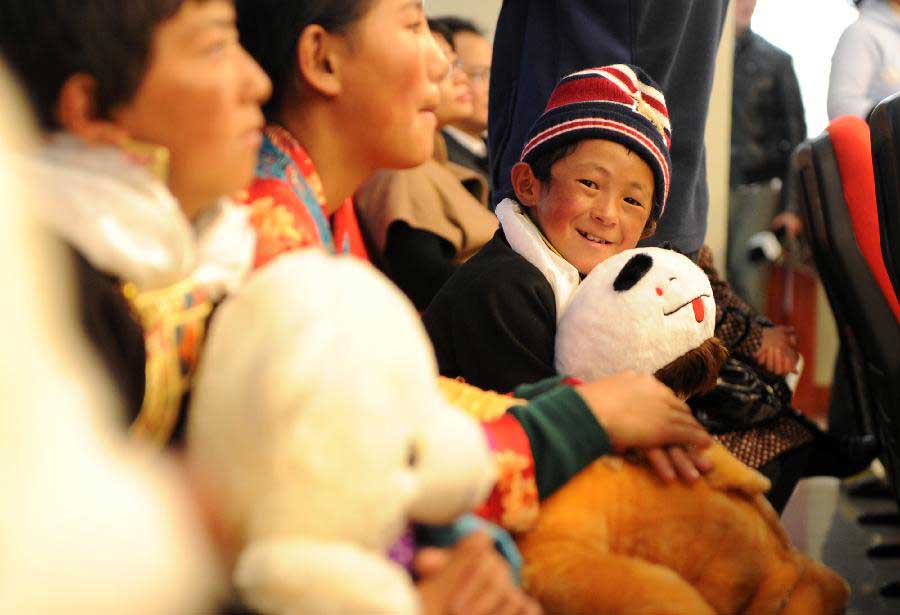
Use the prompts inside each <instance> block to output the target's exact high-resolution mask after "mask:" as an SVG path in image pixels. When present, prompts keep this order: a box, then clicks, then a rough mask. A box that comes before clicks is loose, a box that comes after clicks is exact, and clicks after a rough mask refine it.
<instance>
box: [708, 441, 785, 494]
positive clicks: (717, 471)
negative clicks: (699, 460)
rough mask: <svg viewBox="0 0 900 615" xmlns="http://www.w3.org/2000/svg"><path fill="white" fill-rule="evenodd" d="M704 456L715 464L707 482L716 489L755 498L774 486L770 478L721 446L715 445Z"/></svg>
mask: <svg viewBox="0 0 900 615" xmlns="http://www.w3.org/2000/svg"><path fill="white" fill-rule="evenodd" d="M703 456H704V457H705V458H706V459H708V460H710V461H711V462H712V463H713V469H712V470H710V472H709V473H708V474H706V482H707V483H709V485H710V486H711V487H713V488H715V489H719V490H721V491H739V492H741V493H744V494H746V495H748V496H754V495H757V494H760V493H765V492H767V491H768V490H769V488H770V487H771V486H772V483H771V482H769V479H768V478H766V477H765V476H763V475H762V474H760V473H759V472H757V471H756V470H754V469H752V468H750V467H749V466H746V465H744V464H743V463H741V462H740V461H739V460H738V459H737V458H736V457H735V456H734V455H732V454H731V453H729V452H728V449H726V448H725V447H724V446H722V445H721V444H718V443H714V444H713V445H712V446H710V447H709V448H707V449H706V450H705V451H704V452H703Z"/></svg>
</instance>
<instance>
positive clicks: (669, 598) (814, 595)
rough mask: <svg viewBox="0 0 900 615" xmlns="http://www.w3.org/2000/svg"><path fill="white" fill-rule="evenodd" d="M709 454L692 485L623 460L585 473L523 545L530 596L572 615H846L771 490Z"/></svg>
mask: <svg viewBox="0 0 900 615" xmlns="http://www.w3.org/2000/svg"><path fill="white" fill-rule="evenodd" d="M706 454H707V455H708V456H710V458H711V459H712V461H713V462H714V463H715V469H714V470H713V471H712V472H711V474H710V475H708V476H707V477H706V479H704V480H700V481H698V482H697V483H695V484H694V485H692V486H686V485H684V484H681V483H675V484H663V483H662V482H660V480H659V479H658V478H656V475H655V474H653V472H652V471H651V470H650V469H648V468H647V467H645V466H643V465H642V464H639V463H635V462H631V461H626V460H623V459H622V458H619V457H607V458H603V459H600V460H598V461H596V462H594V463H593V464H592V465H590V466H588V467H587V468H585V469H584V470H583V471H582V472H581V473H579V474H578V475H577V476H575V477H574V478H573V479H572V480H571V481H570V482H569V483H568V484H567V485H566V486H565V487H563V488H562V489H560V490H559V491H558V492H557V493H556V494H554V495H553V496H552V497H551V498H549V499H548V500H547V501H546V502H545V503H544V504H543V505H542V507H541V514H540V517H539V519H538V522H537V525H536V526H535V528H534V529H533V530H531V531H530V532H528V533H526V534H523V535H522V536H521V537H520V539H519V547H520V548H521V550H522V554H523V556H524V557H525V567H524V569H523V583H524V585H525V588H526V590H527V591H528V592H529V593H531V594H532V595H533V596H535V597H536V598H537V599H538V600H540V602H541V603H542V604H543V606H544V608H545V610H546V611H547V612H548V613H566V614H571V615H579V614H597V615H600V614H602V615H644V614H646V615H675V614H682V615H713V614H716V615H723V614H726V613H728V614H739V613H740V614H745V615H775V614H781V615H832V614H834V615H838V614H840V613H843V612H844V607H845V605H846V603H847V599H848V597H849V589H848V587H847V584H846V583H845V582H844V581H843V580H842V579H841V578H840V577H839V576H838V575H837V574H835V573H834V572H833V571H831V570H829V569H828V568H826V567H824V566H822V565H820V564H817V563H815V562H813V561H812V560H810V559H809V558H807V557H805V556H804V555H802V554H800V553H798V552H797V551H796V550H795V549H794V548H793V547H792V546H791V544H790V541H789V539H788V537H787V535H786V534H785V532H784V530H783V528H782V527H781V524H780V522H779V520H778V516H777V514H776V513H775V511H774V510H773V509H772V507H771V506H769V504H768V502H767V501H766V500H765V498H764V497H763V495H762V494H763V493H764V492H765V491H766V490H767V489H768V487H769V483H768V480H767V479H766V478H765V477H763V476H762V475H761V474H759V473H757V472H755V471H754V470H751V469H750V468H748V467H747V466H745V465H743V464H742V463H741V462H739V461H738V460H737V459H735V458H734V457H732V456H731V454H730V453H728V451H727V450H725V449H724V448H723V447H721V446H719V445H713V446H712V447H710V449H708V451H707V453H706Z"/></svg>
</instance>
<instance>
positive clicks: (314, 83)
mask: <svg viewBox="0 0 900 615" xmlns="http://www.w3.org/2000/svg"><path fill="white" fill-rule="evenodd" d="M343 44H344V41H343V39H342V38H340V37H336V36H334V35H332V34H330V33H329V32H328V31H327V30H326V29H325V28H323V27H322V26H320V25H318V24H313V25H310V26H307V27H306V28H305V29H304V30H303V32H301V33H300V39H299V40H298V41H297V58H296V59H297V70H298V72H299V73H300V78H301V79H302V80H303V81H305V82H306V83H307V84H308V85H309V87H311V88H312V89H314V90H316V91H317V92H319V93H320V94H322V95H324V96H337V95H338V94H339V93H340V91H341V80H340V67H341V54H340V50H339V49H338V45H343Z"/></svg>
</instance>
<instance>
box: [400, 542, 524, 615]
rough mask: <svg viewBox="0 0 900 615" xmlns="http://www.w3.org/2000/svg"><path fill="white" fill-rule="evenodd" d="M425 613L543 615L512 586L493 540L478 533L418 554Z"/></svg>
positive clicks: (450, 614) (433, 614) (420, 595)
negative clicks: (448, 545) (446, 547)
mask: <svg viewBox="0 0 900 615" xmlns="http://www.w3.org/2000/svg"><path fill="white" fill-rule="evenodd" d="M415 568H416V572H417V573H418V574H419V576H420V577H421V580H420V581H419V583H418V589H419V597H420V598H421V599H422V606H423V612H424V614H425V615H453V614H457V613H459V614H466V615H469V614H471V615H494V614H495V613H496V614H498V615H540V613H541V608H540V606H539V605H538V604H537V603H536V602H535V601H534V600H533V599H531V598H530V597H528V596H527V595H525V593H524V592H523V591H522V590H521V589H519V588H518V587H516V586H515V585H514V584H513V580H512V576H511V574H510V569H509V565H508V564H507V563H506V560H504V559H503V558H502V557H501V556H500V555H499V554H498V553H497V551H496V550H495V549H494V545H493V543H492V542H491V539H490V537H489V536H488V535H487V534H485V533H484V532H482V531H476V532H473V533H472V534H470V535H468V536H466V537H465V538H463V539H462V540H460V541H459V542H458V543H457V544H456V545H455V546H453V547H452V548H450V549H436V548H426V549H422V550H421V551H420V552H419V554H418V555H417V556H416V562H415Z"/></svg>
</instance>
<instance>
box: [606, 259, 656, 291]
mask: <svg viewBox="0 0 900 615" xmlns="http://www.w3.org/2000/svg"><path fill="white" fill-rule="evenodd" d="M651 267H653V258H652V257H651V256H650V255H649V254H643V253H641V254H635V255H634V256H632V257H631V258H630V259H629V260H628V262H627V263H625V266H624V267H622V271H620V272H619V275H617V276H616V279H615V281H614V282H613V290H615V291H616V292H617V293H621V292H624V291H626V290H628V289H630V288H632V287H633V286H634V285H635V284H637V283H638V282H640V280H641V278H642V277H644V276H645V275H646V274H647V272H648V271H650V268H651Z"/></svg>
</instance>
